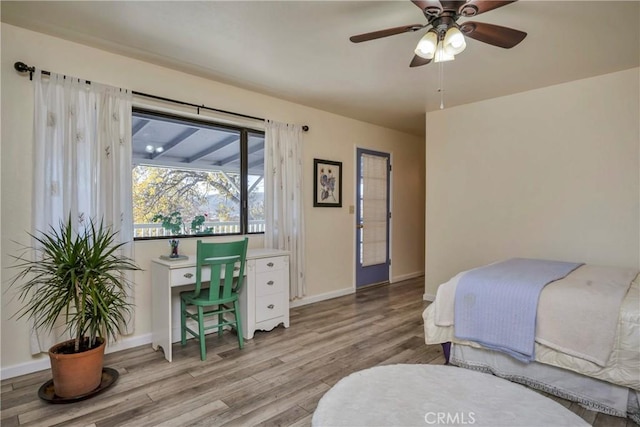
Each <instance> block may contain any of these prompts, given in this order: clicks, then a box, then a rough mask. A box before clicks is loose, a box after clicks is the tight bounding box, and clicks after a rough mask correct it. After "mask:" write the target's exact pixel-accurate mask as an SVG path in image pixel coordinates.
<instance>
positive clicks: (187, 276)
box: [184, 273, 193, 279]
mask: <svg viewBox="0 0 640 427" xmlns="http://www.w3.org/2000/svg"><path fill="white" fill-rule="evenodd" d="M184 277H186V278H187V279H191V278H192V277H193V273H184Z"/></svg>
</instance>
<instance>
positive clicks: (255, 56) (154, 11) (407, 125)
mask: <svg viewBox="0 0 640 427" xmlns="http://www.w3.org/2000/svg"><path fill="white" fill-rule="evenodd" d="M0 5H1V14H2V21H3V22H6V23H9V24H12V25H17V26H22V27H26V28H29V29H33V30H35V31H40V32H44V33H48V34H51V35H54V36H58V37H62V38H66V39H69V40H72V41H76V42H80V43H84V44H87V45H91V46H95V47H98V48H101V49H106V50H109V51H112V52H115V53H119V54H124V55H128V56H131V57H134V58H138V59H142V60H146V61H149V62H154V63H157V64H160V65H164V66H168V67H171V68H174V69H178V70H182V71H186V72H189V73H193V74H196V75H200V76H203V77H208V78H211V79H214V80H217V81H220V82H224V83H229V84H232V85H235V86H240V87H243V88H247V89H250V90H253V91H256V92H261V93H265V94H268V95H273V96H275V97H278V98H282V99H287V100H290V101H293V102H296V103H299V104H303V105H307V106H311V107H315V108H318V109H322V110H326V111H330V112H333V113H336V114H340V115H344V116H348V117H353V118H355V119H359V120H363V121H366V122H370V123H375V124H378V125H381V126H385V127H389V128H394V129H398V130H401V131H404V132H408V133H412V134H415V135H423V134H424V115H425V112H426V111H432V110H435V109H437V108H438V107H439V104H440V96H439V94H438V92H437V89H438V68H439V67H438V65H434V64H429V65H425V66H422V67H418V68H409V62H410V61H411V59H412V57H413V49H414V48H415V45H416V44H417V42H418V40H419V39H420V37H421V36H422V35H423V34H424V33H425V32H426V30H421V31H419V32H417V33H405V34H399V35H395V36H391V37H387V38H383V39H378V40H372V41H368V42H364V43H359V44H354V43H351V42H350V41H349V36H352V35H355V34H360V33H366V32H371V31H377V30H381V29H386V28H390V27H397V26H401V25H409V24H424V23H425V22H426V20H425V18H424V16H423V14H422V12H421V11H420V9H419V8H418V7H416V6H415V5H414V4H412V3H411V2H410V1H408V0H406V1H405V0H402V1H277V2H272V1H202V2H189V1H166V2H155V1H130V2H99V1H91V2H88V1H87V2H58V1H45V2H31V1H16V2H13V1H4V0H3V1H2V2H1V4H0ZM466 20H467V19H464V18H461V19H460V21H459V22H464V21H466ZM471 20H475V21H483V22H490V23H493V24H498V25H502V26H507V27H512V28H516V29H519V30H522V31H525V32H527V33H528V36H527V38H526V39H525V40H524V41H523V42H522V43H520V44H519V45H517V46H516V47H514V48H512V49H501V48H498V47H494V46H490V45H487V44H484V43H481V42H478V41H475V40H471V39H468V42H467V49H466V50H465V51H464V52H463V53H461V54H460V55H458V57H457V58H456V60H455V61H453V62H447V63H445V64H444V88H445V92H444V94H445V106H446V107H452V106H455V105H460V104H465V103H469V102H475V101H479V100H483V99H488V98H494V97H497V96H503V95H507V94H511V93H516V92H521V91H525V90H530V89H535V88H539V87H544V86H549V85H554V84H558V83H562V82H566V81H571V80H576V79H582V78H587V77H591V76H595V75H600V74H606V73H610V72H614V71H619V70H624V69H628V68H633V67H637V66H638V65H639V63H640V60H639V58H640V1H528V0H521V1H518V2H516V3H513V4H510V5H507V6H504V7H502V8H500V9H496V10H493V11H490V12H487V13H485V14H482V15H480V16H478V17H476V18H475V19H471ZM29 65H35V66H38V64H37V63H36V64H29ZM54 71H55V70H54ZM132 89H134V90H135V89H136V88H132ZM185 101H197V100H185ZM214 107H215V106H214Z"/></svg>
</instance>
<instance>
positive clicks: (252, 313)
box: [151, 249, 289, 362]
mask: <svg viewBox="0 0 640 427" xmlns="http://www.w3.org/2000/svg"><path fill="white" fill-rule="evenodd" d="M195 271H196V267H195V256H191V257H190V258H189V259H188V260H181V261H167V260H162V259H154V260H152V262H151V327H152V338H151V345H152V347H153V349H154V350H157V349H158V347H162V349H163V351H164V356H165V358H166V359H167V360H168V361H169V362H171V359H172V355H171V343H173V342H177V341H180V297H179V293H180V292H181V291H184V290H187V289H189V287H193V283H194V281H195V277H196V274H195ZM209 275H210V273H209V271H208V269H203V271H202V280H203V281H204V280H209ZM245 275H246V276H245V281H244V285H243V287H242V290H241V292H240V314H241V318H242V334H243V335H244V338H245V339H252V338H253V334H254V332H255V331H256V330H265V331H270V330H271V329H273V328H275V327H276V326H278V325H280V324H283V325H284V326H285V327H286V328H288V327H289V253H288V252H286V251H281V250H276V249H249V250H248V251H247V263H246V266H245Z"/></svg>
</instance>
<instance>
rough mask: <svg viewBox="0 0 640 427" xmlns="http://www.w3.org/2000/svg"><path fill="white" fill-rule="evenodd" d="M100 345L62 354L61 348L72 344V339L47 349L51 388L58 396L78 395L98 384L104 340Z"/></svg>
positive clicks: (85, 392) (100, 377)
mask: <svg viewBox="0 0 640 427" xmlns="http://www.w3.org/2000/svg"><path fill="white" fill-rule="evenodd" d="M98 341H102V343H101V344H100V346H98V347H96V348H92V349H90V350H87V351H83V352H81V353H72V354H63V353H60V351H61V349H63V348H64V347H67V346H69V345H71V346H73V342H74V341H73V340H69V341H64V342H61V343H59V344H56V345H54V346H53V347H51V348H50V349H49V358H50V359H51V372H52V374H53V388H54V390H55V394H56V396H59V397H65V398H68V397H80V396H83V395H85V394H87V393H89V392H91V391H93V390H95V389H96V388H98V386H99V385H100V381H101V380H102V365H103V360H104V348H105V346H106V341H105V340H103V339H100V338H98Z"/></svg>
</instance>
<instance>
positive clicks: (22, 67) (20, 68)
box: [13, 61, 309, 132]
mask: <svg viewBox="0 0 640 427" xmlns="http://www.w3.org/2000/svg"><path fill="white" fill-rule="evenodd" d="M13 68H15V69H16V71H17V72H19V73H27V72H28V73H29V80H33V73H34V72H35V71H36V67H29V66H28V65H27V64H25V63H24V62H20V61H18V62H16V63H15V64H13ZM40 72H41V73H42V74H45V75H47V76H50V75H51V72H50V71H47V70H40ZM87 84H91V82H90V81H88V80H87ZM131 93H133V94H134V95H137V96H144V97H145V98H151V99H156V100H158V101H164V102H170V103H172V104H178V105H186V106H188V107H194V108H197V110H198V114H200V110H201V109H202V110H209V111H216V112H218V113H224V114H230V115H232V116H237V117H244V118H245V119H252V120H260V121H264V120H265V119H263V118H262V117H255V116H249V115H247V114H241V113H234V112H233V111H227V110H221V109H219V108H212V107H207V106H206V105H197V104H192V103H191V102H185V101H178V100H177V99H171V98H165V97H163V96H158V95H151V94H148V93H144V92H138V91H135V90H133V91H131ZM302 130H303V131H305V132H307V131H308V130H309V126H307V125H304V126H302Z"/></svg>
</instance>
